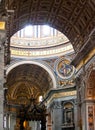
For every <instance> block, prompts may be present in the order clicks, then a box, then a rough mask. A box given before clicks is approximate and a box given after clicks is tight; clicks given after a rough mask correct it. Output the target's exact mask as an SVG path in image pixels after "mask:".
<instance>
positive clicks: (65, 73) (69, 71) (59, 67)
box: [56, 58, 75, 79]
mask: <svg viewBox="0 0 95 130" xmlns="http://www.w3.org/2000/svg"><path fill="white" fill-rule="evenodd" d="M56 72H57V74H58V76H59V77H60V78H62V79H69V78H71V77H72V76H73V74H74V72H75V69H74V66H72V65H70V61H69V60H68V59H63V58H62V59H60V60H58V61H57V64H56Z"/></svg>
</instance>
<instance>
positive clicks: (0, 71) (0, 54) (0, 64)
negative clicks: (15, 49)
mask: <svg viewBox="0 0 95 130" xmlns="http://www.w3.org/2000/svg"><path fill="white" fill-rule="evenodd" d="M3 85H4V47H3V46H2V48H1V49H0V130H3V101H4V93H3Z"/></svg>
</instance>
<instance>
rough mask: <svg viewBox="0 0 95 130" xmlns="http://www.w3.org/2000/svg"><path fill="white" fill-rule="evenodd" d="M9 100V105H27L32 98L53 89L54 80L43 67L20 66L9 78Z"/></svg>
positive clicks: (12, 71)
mask: <svg viewBox="0 0 95 130" xmlns="http://www.w3.org/2000/svg"><path fill="white" fill-rule="evenodd" d="M7 87H8V91H7V100H8V102H9V103H15V104H27V103H28V101H29V99H30V98H31V96H33V97H34V98H35V99H36V100H37V101H38V100H39V96H41V95H42V96H44V94H45V93H46V92H47V91H48V90H49V89H50V88H52V87H53V84H52V79H51V78H50V76H49V74H48V72H47V71H46V70H44V69H43V68H42V67H39V66H37V65H33V64H23V65H19V66H17V67H16V68H14V69H13V70H11V71H10V72H9V74H8V76H7Z"/></svg>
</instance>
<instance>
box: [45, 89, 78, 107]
mask: <svg viewBox="0 0 95 130" xmlns="http://www.w3.org/2000/svg"><path fill="white" fill-rule="evenodd" d="M76 94H77V92H76V90H74V91H69V92H60V93H54V94H53V95H52V96H51V97H50V99H49V100H48V101H47V104H49V103H50V102H51V101H52V100H53V99H55V98H64V97H67V96H76Z"/></svg>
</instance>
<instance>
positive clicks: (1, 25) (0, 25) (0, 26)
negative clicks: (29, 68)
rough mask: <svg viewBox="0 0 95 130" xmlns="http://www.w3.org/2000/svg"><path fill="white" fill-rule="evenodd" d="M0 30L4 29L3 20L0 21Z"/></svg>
mask: <svg viewBox="0 0 95 130" xmlns="http://www.w3.org/2000/svg"><path fill="white" fill-rule="evenodd" d="M0 30H5V22H4V21H2V22H0Z"/></svg>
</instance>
